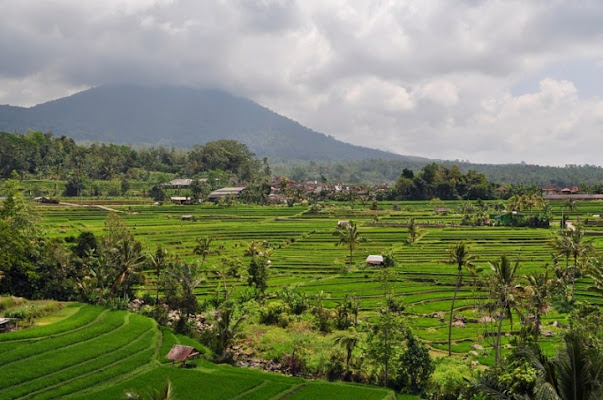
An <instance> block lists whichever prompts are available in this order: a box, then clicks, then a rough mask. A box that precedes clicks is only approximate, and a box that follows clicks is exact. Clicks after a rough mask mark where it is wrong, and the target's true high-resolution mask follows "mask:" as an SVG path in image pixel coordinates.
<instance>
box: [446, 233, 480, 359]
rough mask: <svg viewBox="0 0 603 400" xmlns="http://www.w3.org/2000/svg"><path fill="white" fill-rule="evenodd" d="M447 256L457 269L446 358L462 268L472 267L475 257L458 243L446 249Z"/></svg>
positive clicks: (450, 341)
mask: <svg viewBox="0 0 603 400" xmlns="http://www.w3.org/2000/svg"><path fill="white" fill-rule="evenodd" d="M448 256H449V262H450V263H451V264H455V265H456V266H457V268H458V274H457V278H456V286H455V288H454V296H453V297H452V304H451V305H450V321H449V323H448V356H452V318H453V314H454V303H455V301H456V295H457V292H458V290H459V288H460V287H461V282H462V280H463V267H465V268H467V267H473V265H474V263H473V261H474V260H475V256H473V255H470V254H469V247H468V246H467V245H466V244H465V242H459V243H457V244H456V245H454V246H452V247H451V248H450V249H448Z"/></svg>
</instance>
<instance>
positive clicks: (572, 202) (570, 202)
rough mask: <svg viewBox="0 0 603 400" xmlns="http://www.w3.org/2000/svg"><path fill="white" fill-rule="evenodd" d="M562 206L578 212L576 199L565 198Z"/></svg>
mask: <svg viewBox="0 0 603 400" xmlns="http://www.w3.org/2000/svg"><path fill="white" fill-rule="evenodd" d="M563 207H566V208H567V210H568V211H572V212H578V200H576V199H565V201H564V202H563Z"/></svg>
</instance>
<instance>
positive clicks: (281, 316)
mask: <svg viewBox="0 0 603 400" xmlns="http://www.w3.org/2000/svg"><path fill="white" fill-rule="evenodd" d="M259 313H260V323H262V324H266V325H278V326H280V327H282V328H285V327H286V326H287V325H289V316H288V315H287V313H286V306H285V303H283V302H282V301H280V300H279V301H274V302H272V303H269V304H267V305H266V306H263V307H260V309H259Z"/></svg>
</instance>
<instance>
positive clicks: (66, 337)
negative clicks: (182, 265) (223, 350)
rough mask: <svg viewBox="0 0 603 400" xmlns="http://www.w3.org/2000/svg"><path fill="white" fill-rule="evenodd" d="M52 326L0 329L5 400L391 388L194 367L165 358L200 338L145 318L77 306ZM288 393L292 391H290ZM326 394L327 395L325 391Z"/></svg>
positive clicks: (353, 394)
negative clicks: (165, 387) (163, 391)
mask: <svg viewBox="0 0 603 400" xmlns="http://www.w3.org/2000/svg"><path fill="white" fill-rule="evenodd" d="M70 307H77V308H78V310H77V311H76V312H75V313H73V314H72V315H71V316H70V317H68V318H66V319H63V320H61V321H59V322H56V323H54V324H50V325H45V326H41V327H35V328H30V329H26V330H23V331H19V332H12V333H7V334H2V335H0V399H119V398H123V397H124V392H125V391H127V390H147V389H149V388H157V387H158V386H160V384H161V383H162V382H165V381H166V380H167V379H169V380H170V381H171V382H172V383H173V385H174V390H175V394H176V396H177V398H180V399H189V398H199V395H200V393H202V395H203V398H204V399H280V398H285V397H287V398H304V399H313V398H319V397H320V395H321V393H322V394H324V393H329V398H332V399H351V398H354V399H366V400H373V399H374V400H381V399H387V398H392V394H391V392H389V391H386V390H383V389H380V388H374V387H367V386H358V385H345V384H329V383H325V382H314V381H305V380H302V379H295V378H289V377H285V376H280V375H274V374H267V373H262V372H259V371H254V370H244V369H237V368H232V367H229V366H219V365H214V364H211V363H209V362H205V361H200V362H199V363H198V366H197V367H196V368H194V369H181V368H177V367H176V366H172V365H171V364H167V360H166V359H165V358H164V356H165V354H167V352H168V351H169V349H170V348H171V347H172V345H173V344H177V343H181V344H189V345H194V346H196V347H197V348H199V347H200V345H199V344H198V343H194V342H192V340H191V339H188V338H186V337H182V336H176V335H174V334H172V333H171V332H170V331H169V330H166V329H159V328H158V327H157V325H156V323H155V322H154V321H153V320H151V319H149V318H146V317H142V316H140V315H137V314H132V313H128V312H122V311H109V310H107V309H104V308H101V307H94V306H88V305H79V304H72V305H70ZM289 396H290V397H289ZM322 398H324V397H322Z"/></svg>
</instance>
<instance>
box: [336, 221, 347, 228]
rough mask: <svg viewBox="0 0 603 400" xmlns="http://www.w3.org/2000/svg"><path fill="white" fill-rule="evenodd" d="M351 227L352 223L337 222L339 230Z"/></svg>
mask: <svg viewBox="0 0 603 400" xmlns="http://www.w3.org/2000/svg"><path fill="white" fill-rule="evenodd" d="M348 226H350V221H337V228H346V227H348Z"/></svg>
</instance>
